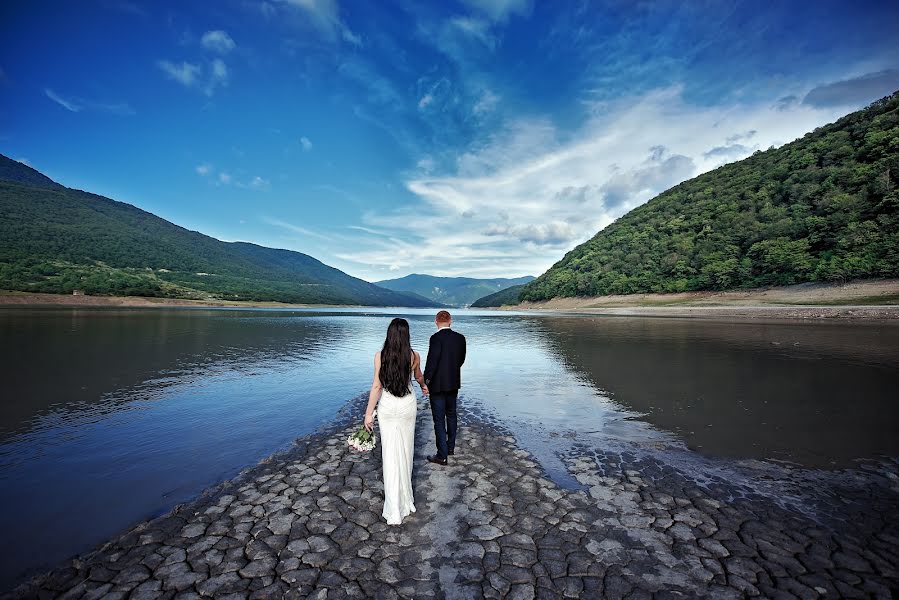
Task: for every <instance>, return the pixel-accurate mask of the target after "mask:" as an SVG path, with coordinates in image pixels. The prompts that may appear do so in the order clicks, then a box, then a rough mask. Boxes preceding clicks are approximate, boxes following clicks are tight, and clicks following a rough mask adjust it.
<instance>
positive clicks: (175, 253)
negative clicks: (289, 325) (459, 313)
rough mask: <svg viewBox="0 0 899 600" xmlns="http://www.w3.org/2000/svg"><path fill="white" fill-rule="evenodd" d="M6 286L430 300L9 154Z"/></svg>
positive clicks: (2, 270)
mask: <svg viewBox="0 0 899 600" xmlns="http://www.w3.org/2000/svg"><path fill="white" fill-rule="evenodd" d="M41 178H43V179H41ZM0 289H7V290H19V291H32V292H52V293H71V292H72V290H75V289H81V290H84V291H85V292H87V293H88V294H109V295H141V296H165V297H180V298H217V299H226V300H251V301H278V302H295V303H322V304H364V305H373V306H431V305H433V304H432V303H430V302H428V301H426V300H423V299H421V298H414V297H411V296H406V295H403V294H400V293H397V292H393V291H390V290H386V289H383V288H379V287H378V286H375V285H373V284H370V283H368V282H366V281H362V280H361V279H357V278H355V277H351V276H349V275H347V274H346V273H343V272H342V271H339V270H338V269H335V268H333V267H329V266H328V265H325V264H323V263H321V262H320V261H318V260H316V259H314V258H312V257H311V256H307V255H305V254H301V253H299V252H293V251H290V250H276V249H272V248H264V247H262V246H257V245H255V244H248V243H242V242H235V243H228V242H222V241H220V240H217V239H214V238H211V237H209V236H206V235H203V234H201V233H198V232H196V231H189V230H187V229H184V228H183V227H179V226H177V225H174V224H173V223H170V222H168V221H166V220H164V219H161V218H159V217H157V216H155V215H153V214H150V213H148V212H146V211H143V210H140V209H139V208H136V207H134V206H132V205H130V204H125V203H122V202H116V201H115V200H110V199H109V198H105V197H103V196H98V195H95V194H90V193H87V192H82V191H79V190H73V189H69V188H65V187H63V186H60V185H58V184H56V183H54V182H53V181H51V180H50V179H48V178H46V177H44V176H43V175H40V173H37V171H34V170H33V169H30V168H29V167H26V166H25V165H22V164H21V163H18V162H16V161H13V160H10V159H9V158H7V157H5V156H2V155H0Z"/></svg>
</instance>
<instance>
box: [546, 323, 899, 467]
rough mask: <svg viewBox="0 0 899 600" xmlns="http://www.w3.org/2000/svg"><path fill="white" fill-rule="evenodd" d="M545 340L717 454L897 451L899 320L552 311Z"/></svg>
mask: <svg viewBox="0 0 899 600" xmlns="http://www.w3.org/2000/svg"><path fill="white" fill-rule="evenodd" d="M542 323H543V326H544V327H545V331H546V333H547V337H546V339H547V342H548V343H549V344H550V345H551V346H552V348H553V352H554V353H555V354H556V355H557V356H558V357H559V358H560V359H561V360H563V361H564V362H565V364H567V365H569V366H570V368H571V369H573V370H575V371H577V372H578V373H581V374H583V375H584V376H585V377H586V378H587V379H588V380H589V381H590V382H591V384H592V385H593V386H595V387H596V388H597V389H598V390H602V391H603V392H605V393H607V394H609V395H610V396H611V398H612V399H614V401H615V402H616V403H618V404H620V405H621V406H623V407H624V408H626V409H628V410H630V411H634V412H636V413H639V414H641V415H644V417H643V418H644V419H645V420H646V421H648V422H650V423H652V424H654V425H656V426H657V427H659V428H661V429H663V430H666V431H672V432H675V433H677V434H678V435H679V436H680V437H682V439H684V440H685V441H686V443H687V444H688V445H689V446H690V447H691V448H694V449H698V450H701V451H703V452H704V453H707V454H711V455H715V456H727V457H736V458H769V459H771V458H773V459H782V460H788V461H792V462H796V463H799V464H802V465H804V466H813V467H833V466H847V465H850V464H851V463H852V461H853V460H854V459H856V458H861V457H876V456H896V455H899V436H897V435H896V432H897V431H899V404H897V403H896V401H895V390H896V386H897V383H899V328H897V327H895V326H883V325H877V324H869V323H862V324H857V323H856V324H851V323H814V324H805V323H804V324H795V323H793V324H790V323H786V324H785V323H780V324H756V323H722V322H709V321H697V320H672V319H636V318H615V317H611V318H554V319H545V320H544V321H543V322H542Z"/></svg>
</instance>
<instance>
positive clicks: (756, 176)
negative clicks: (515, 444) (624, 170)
mask: <svg viewBox="0 0 899 600" xmlns="http://www.w3.org/2000/svg"><path fill="white" fill-rule="evenodd" d="M896 276H899V92H897V93H894V94H892V95H891V96H888V97H886V98H883V99H882V100H879V101H877V102H875V103H873V104H872V105H870V106H869V107H867V108H865V109H863V110H860V111H858V112H854V113H852V114H849V115H847V116H845V117H843V118H841V119H839V120H838V121H837V122H835V123H832V124H830V125H826V126H824V127H820V128H818V129H816V130H815V131H813V132H811V133H809V134H807V135H806V136H804V137H802V138H801V139H798V140H796V141H794V142H791V143H789V144H786V145H784V146H781V147H780V148H774V149H770V150H767V151H765V152H756V153H755V154H753V155H752V156H750V157H749V158H746V159H744V160H741V161H739V162H735V163H731V164H728V165H725V166H722V167H719V168H718V169H715V170H714V171H710V172H708V173H705V174H703V175H700V176H698V177H695V178H693V179H690V180H689V181H685V182H683V183H681V184H679V185H677V186H675V187H673V188H671V189H669V190H668V191H666V192H663V193H662V194H660V195H659V196H656V197H655V198H653V199H652V200H650V201H649V202H647V203H646V204H644V205H642V206H640V207H638V208H635V209H634V210H632V211H630V212H629V213H627V214H626V215H624V216H622V217H621V218H619V219H618V220H617V221H615V222H614V223H612V224H611V225H609V226H608V227H606V228H605V229H603V230H602V231H600V232H599V233H597V234H596V235H595V236H594V237H593V238H592V239H590V240H589V241H587V242H585V243H583V244H581V245H580V246H577V247H576V248H574V249H573V250H571V251H570V252H568V253H567V254H566V255H565V257H564V258H562V260H560V261H559V262H558V263H556V264H555V265H553V267H552V268H550V269H549V270H548V271H547V272H546V273H544V274H542V275H540V276H539V277H538V278H537V279H535V280H534V281H532V282H530V283H529V284H527V285H526V286H525V287H524V289H522V291H521V292H520V294H519V298H520V299H521V300H531V301H540V300H547V299H550V298H553V297H557V296H601V295H607V294H632V293H645V292H680V291H687V290H723V289H728V288H735V287H759V286H770V285H788V284H794V283H801V282H809V281H845V280H849V279H862V278H877V277H896Z"/></svg>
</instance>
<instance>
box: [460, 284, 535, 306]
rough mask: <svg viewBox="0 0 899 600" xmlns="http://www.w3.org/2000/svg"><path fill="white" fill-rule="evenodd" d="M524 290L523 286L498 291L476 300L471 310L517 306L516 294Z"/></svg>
mask: <svg viewBox="0 0 899 600" xmlns="http://www.w3.org/2000/svg"><path fill="white" fill-rule="evenodd" d="M523 289H524V284H521V285H513V286H512V287H510V288H506V289H504V290H500V291H498V292H495V293H493V294H490V295H488V296H484V297H483V298H478V299H477V300H475V301H474V302H473V303H472V305H471V306H472V308H487V307H495V306H509V305H512V304H518V303H519V299H518V294H519V293H521V290H523Z"/></svg>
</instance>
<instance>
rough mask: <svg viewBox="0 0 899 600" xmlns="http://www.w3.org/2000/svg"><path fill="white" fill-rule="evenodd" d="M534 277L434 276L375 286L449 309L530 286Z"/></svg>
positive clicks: (410, 276)
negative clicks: (506, 290)
mask: <svg viewBox="0 0 899 600" xmlns="http://www.w3.org/2000/svg"><path fill="white" fill-rule="evenodd" d="M532 279H534V278H533V277H530V276H527V277H516V278H514V279H505V278H495V279H475V278H473V277H434V276H433V275H416V274H412V275H406V276H405V277H400V278H399V279H387V280H385V281H376V282H375V284H376V285H379V286H381V287H384V288H387V289H389V290H395V291H398V292H413V293H415V294H418V295H419V296H424V297H425V298H430V299H431V300H433V301H435V302H440V303H442V304H446V305H447V306H469V305H470V304H471V303H472V302H474V301H475V300H477V299H478V298H482V297H484V296H486V295H487V294H492V293H494V292H498V291H500V290H504V289H506V288H508V287H511V286H513V285H520V284H522V283H527V282H528V281H531V280H532Z"/></svg>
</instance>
